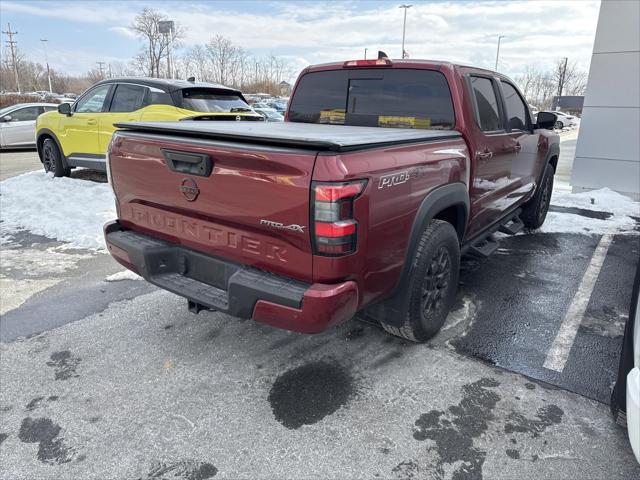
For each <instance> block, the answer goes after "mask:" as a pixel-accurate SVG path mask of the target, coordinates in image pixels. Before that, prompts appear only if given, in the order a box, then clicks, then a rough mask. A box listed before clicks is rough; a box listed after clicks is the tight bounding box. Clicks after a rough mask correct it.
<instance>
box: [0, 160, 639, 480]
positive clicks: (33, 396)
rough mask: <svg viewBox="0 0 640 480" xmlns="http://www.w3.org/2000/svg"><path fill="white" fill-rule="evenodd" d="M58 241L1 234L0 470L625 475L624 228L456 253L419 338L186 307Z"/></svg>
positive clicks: (22, 474)
mask: <svg viewBox="0 0 640 480" xmlns="http://www.w3.org/2000/svg"><path fill="white" fill-rule="evenodd" d="M0 169H1V167H0ZM553 208H554V210H555V213H556V214H557V215H570V216H572V217H571V218H574V217H575V218H577V219H578V220H580V219H585V218H586V219H587V220H588V219H590V217H600V218H602V217H607V213H608V212H599V213H598V212H597V211H596V212H595V213H594V211H593V210H589V211H583V210H580V209H575V208H574V209H573V210H567V209H568V208H569V209H570V207H565V206H561V205H555V206H554V207H553ZM596 220H597V218H596ZM603 239H604V240H603ZM605 243H606V249H604V248H603V245H604V244H605ZM63 247H64V244H62V243H61V242H56V241H53V240H51V239H48V238H46V237H42V236H39V235H34V234H32V233H29V232H21V233H19V234H11V235H8V236H4V238H3V255H2V259H1V260H2V262H3V264H2V269H3V278H2V282H3V283H2V285H3V287H5V288H3V290H5V292H4V294H3V298H2V304H3V305H4V307H3V308H4V310H3V312H4V313H3V315H2V316H1V317H0V356H1V361H0V380H1V383H2V389H0V464H1V465H2V469H1V470H0V478H6V479H21V478H24V479H34V478H35V479H40V478H52V479H53V478H55V479H64V478H69V479H76V478H83V479H89V478H96V479H111V478H114V479H115V478H127V479H129V478H130V479H138V478H141V479H151V478H154V479H156V478H172V479H174V478H182V479H189V480H193V479H202V480H204V479H207V478H213V477H216V478H438V479H441V478H447V479H449V478H453V479H462V478H464V479H466V478H476V479H477V478H504V479H511V478H523V479H528V478H531V479H533V478H535V479H538V478H549V479H555V478H598V479H600V478H603V479H604V478H607V479H609V478H620V479H628V478H638V476H640V466H638V464H637V463H636V462H635V460H634V458H633V455H632V453H631V450H630V448H629V446H628V442H627V439H626V437H625V432H624V431H622V430H620V429H619V428H618V427H617V426H616V425H614V424H613V422H612V420H611V417H610V415H609V412H608V407H607V403H608V400H609V399H608V396H609V391H610V387H611V383H612V381H613V378H614V375H615V371H616V368H617V360H618V354H619V348H620V343H621V339H622V337H621V334H622V329H623V326H624V321H625V320H626V315H627V313H628V307H629V302H630V293H631V292H630V289H631V281H632V278H633V273H634V268H635V265H636V264H637V261H638V256H639V255H640V237H639V236H638V235H637V234H635V233H633V232H631V233H624V234H605V235H602V234H589V235H587V234H581V233H567V232H542V233H528V234H524V235H517V236H514V237H504V238H502V239H501V243H500V249H499V250H498V251H497V252H496V254H494V255H493V256H491V257H490V258H488V259H486V260H475V259H465V260H464V262H463V266H462V273H461V285H460V291H459V294H458V301H457V304H456V307H455V309H454V311H453V312H452V313H451V315H450V316H449V318H448V320H447V324H446V325H445V327H444V328H443V330H442V331H441V332H440V334H438V336H437V337H436V338H435V339H434V340H433V341H431V342H429V343H427V344H424V345H414V344H410V343H406V342H403V341H401V340H400V339H397V338H394V337H391V336H389V335H387V334H385V333H384V332H383V331H382V330H381V329H379V328H378V327H377V326H375V325H372V324H370V323H369V322H368V320H367V319H366V318H361V319H354V320H352V321H350V322H348V323H346V324H344V325H341V326H339V327H337V328H334V329H332V330H330V331H328V332H325V333H323V334H320V335H314V336H308V335H300V334H295V333H290V332H286V331H281V330H276V329H272V328H269V327H266V326H261V325H258V324H255V323H253V322H251V321H239V320H237V319H235V318H232V317H229V316H226V315H224V314H220V313H212V312H203V313H201V314H200V315H198V316H194V315H192V314H189V313H188V312H187V311H186V301H184V300H182V299H180V298H178V297H176V296H174V295H172V294H169V293H167V292H163V291H159V290H157V289H155V288H154V287H151V286H149V285H147V284H146V283H144V282H142V281H139V280H130V279H127V278H126V277H124V279H122V280H119V281H106V279H107V277H109V278H111V279H113V278H114V277H111V276H112V275H113V274H114V273H117V272H120V271H121V270H122V269H121V267H119V266H118V265H116V264H115V262H113V261H112V260H111V259H110V258H109V257H108V256H107V255H104V254H102V253H96V252H95V251H90V250H83V249H77V248H74V249H69V248H63ZM600 257H601V258H600ZM598 258H600V261H599V270H598V275H597V280H596V281H595V284H594V285H592V291H589V292H587V293H588V296H586V297H585V296H584V295H583V294H584V274H585V271H586V270H587V269H589V268H590V267H591V266H592V265H593V264H594V262H596V261H597V260H598ZM8 285H10V286H11V287H12V291H10V292H7V290H6V287H7V286H8ZM576 303H578V304H582V305H583V306H584V315H583V316H582V318H581V321H580V323H579V324H578V325H576V328H575V331H574V332H573V335H571V336H570V338H571V343H570V345H568V346H567V345H566V342H565V344H563V343H562V342H560V343H561V346H562V345H564V347H566V348H564V349H562V348H555V347H556V343H557V342H558V340H557V339H558V338H560V337H562V339H565V340H566V338H567V337H566V335H564V334H563V335H560V333H561V332H563V331H564V330H563V329H564V328H565V326H566V319H567V318H568V316H569V313H568V312H570V311H571V309H572V308H573V305H574V304H576Z"/></svg>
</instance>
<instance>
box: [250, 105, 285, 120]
mask: <svg viewBox="0 0 640 480" xmlns="http://www.w3.org/2000/svg"><path fill="white" fill-rule="evenodd" d="M253 109H254V110H255V111H256V112H257V113H259V114H260V115H262V116H263V117H264V120H265V122H284V117H283V116H282V114H281V113H280V112H278V111H277V110H276V109H275V108H265V107H253Z"/></svg>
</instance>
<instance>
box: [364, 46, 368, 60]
mask: <svg viewBox="0 0 640 480" xmlns="http://www.w3.org/2000/svg"><path fill="white" fill-rule="evenodd" d="M367 50H368V48H365V49H364V59H365V60H366V59H367Z"/></svg>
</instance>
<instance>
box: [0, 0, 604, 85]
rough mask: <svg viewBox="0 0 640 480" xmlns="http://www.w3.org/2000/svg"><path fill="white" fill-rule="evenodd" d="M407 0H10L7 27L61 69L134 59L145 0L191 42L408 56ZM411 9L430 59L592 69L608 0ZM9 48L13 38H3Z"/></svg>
mask: <svg viewBox="0 0 640 480" xmlns="http://www.w3.org/2000/svg"><path fill="white" fill-rule="evenodd" d="M400 3H401V2H388V1H349V2H343V1H331V2H315V1H297V2H294V1H280V2H269V1H263V2H257V1H241V0H236V1H233V2H228V1H216V2H213V1H202V0H200V1H193V2H192V1H182V2H175V1H161V0H156V1H126V2H125V1H116V0H112V1H99V2H98V1H93V2H89V1H66V2H63V1H46V2H43V1H20V2H17V1H8V0H3V1H2V3H0V14H1V17H2V27H3V30H5V29H6V23H7V22H11V27H12V29H13V30H17V31H18V32H19V34H18V35H17V36H16V39H17V40H18V45H19V47H20V48H21V49H22V51H23V52H25V53H26V54H27V56H28V57H30V58H31V59H34V60H37V61H41V62H42V61H43V57H44V53H43V51H42V44H41V42H40V39H41V38H47V39H48V40H49V43H48V45H49V61H50V64H51V65H52V67H54V68H56V69H58V70H61V71H66V72H68V73H83V72H86V71H87V70H89V69H91V68H94V67H95V66H96V64H95V62H96V61H98V60H100V61H105V62H116V61H127V60H128V59H129V58H131V57H132V56H133V55H135V53H137V52H138V50H139V49H140V48H141V45H142V43H141V41H140V40H139V39H137V38H135V36H134V35H133V33H132V32H131V31H130V30H129V29H128V28H127V26H128V25H129V24H130V23H131V21H132V19H133V18H134V16H135V15H136V13H137V12H139V11H140V10H141V9H142V8H143V7H145V6H148V7H151V8H154V9H155V10H158V11H161V12H164V13H166V14H167V15H168V16H170V17H171V18H172V19H173V20H176V21H177V22H179V23H180V24H181V25H182V26H183V28H184V29H185V32H186V36H185V38H184V39H183V41H182V44H183V46H184V47H189V46H191V45H194V44H197V43H205V42H207V40H208V39H209V38H210V37H211V36H213V35H216V34H219V35H223V36H225V37H227V38H229V39H230V40H232V41H233V42H235V43H236V44H238V45H240V46H242V47H244V48H245V49H247V50H248V51H249V52H250V53H253V54H256V55H267V54H275V55H280V56H285V57H288V58H290V59H291V61H292V62H294V64H295V65H296V66H297V67H298V69H299V68H303V67H304V66H306V65H308V64H313V63H320V62H327V61H337V60H347V59H355V58H362V57H363V55H364V49H365V48H368V49H369V52H370V54H375V52H376V51H377V50H378V49H381V50H384V51H385V52H386V53H387V54H389V55H390V56H391V57H396V58H397V57H400V55H401V52H400V50H401V47H400V45H401V40H402V10H401V9H399V8H398V5H399V4H400ZM413 3H414V6H413V7H412V8H411V9H410V10H409V11H408V17H407V44H406V50H407V52H408V53H409V55H410V56H411V57H412V58H430V59H437V60H452V61H458V62H464V63H470V64H474V65H478V66H482V67H489V68H493V66H494V61H495V52H496V43H497V36H498V35H505V36H506V38H505V39H504V40H503V43H502V48H501V54H500V67H499V70H501V71H503V72H504V73H506V74H508V75H512V76H515V75H517V74H519V73H521V72H522V71H523V69H524V67H525V65H528V64H535V65H537V66H539V67H541V68H545V67H549V66H550V65H551V64H553V63H554V61H555V60H556V59H557V58H560V57H569V59H570V60H571V61H576V62H577V63H578V64H579V66H580V68H581V69H583V70H585V71H586V70H588V66H589V61H590V57H591V51H592V48H593V40H594V35H595V29H596V24H597V18H598V9H599V2H598V1H587V0H584V1H583V0H565V1H562V0H552V1H480V2H471V1H450V2H441V1H427V2H413ZM2 40H3V47H4V41H5V38H4V36H3V39H2Z"/></svg>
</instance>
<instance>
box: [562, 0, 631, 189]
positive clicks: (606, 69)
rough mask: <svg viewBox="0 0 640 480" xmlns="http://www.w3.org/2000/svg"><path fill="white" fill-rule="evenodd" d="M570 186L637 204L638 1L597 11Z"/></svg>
mask: <svg viewBox="0 0 640 480" xmlns="http://www.w3.org/2000/svg"><path fill="white" fill-rule="evenodd" d="M571 185H572V187H573V190H574V191H580V190H591V189H596V188H602V187H609V188H611V189H613V190H616V191H618V192H620V193H625V194H628V195H630V196H632V197H634V198H636V199H638V198H640V2H639V1H635V0H633V1H628V0H604V1H603V2H602V4H601V6H600V16H599V18H598V28H597V31H596V38H595V44H594V47H593V56H592V57H591V68H590V70H589V80H588V85H587V93H586V96H585V99H584V106H583V110H582V121H581V124H580V133H579V137H578V143H577V146H576V157H575V160H574V163H573V172H572V176H571Z"/></svg>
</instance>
